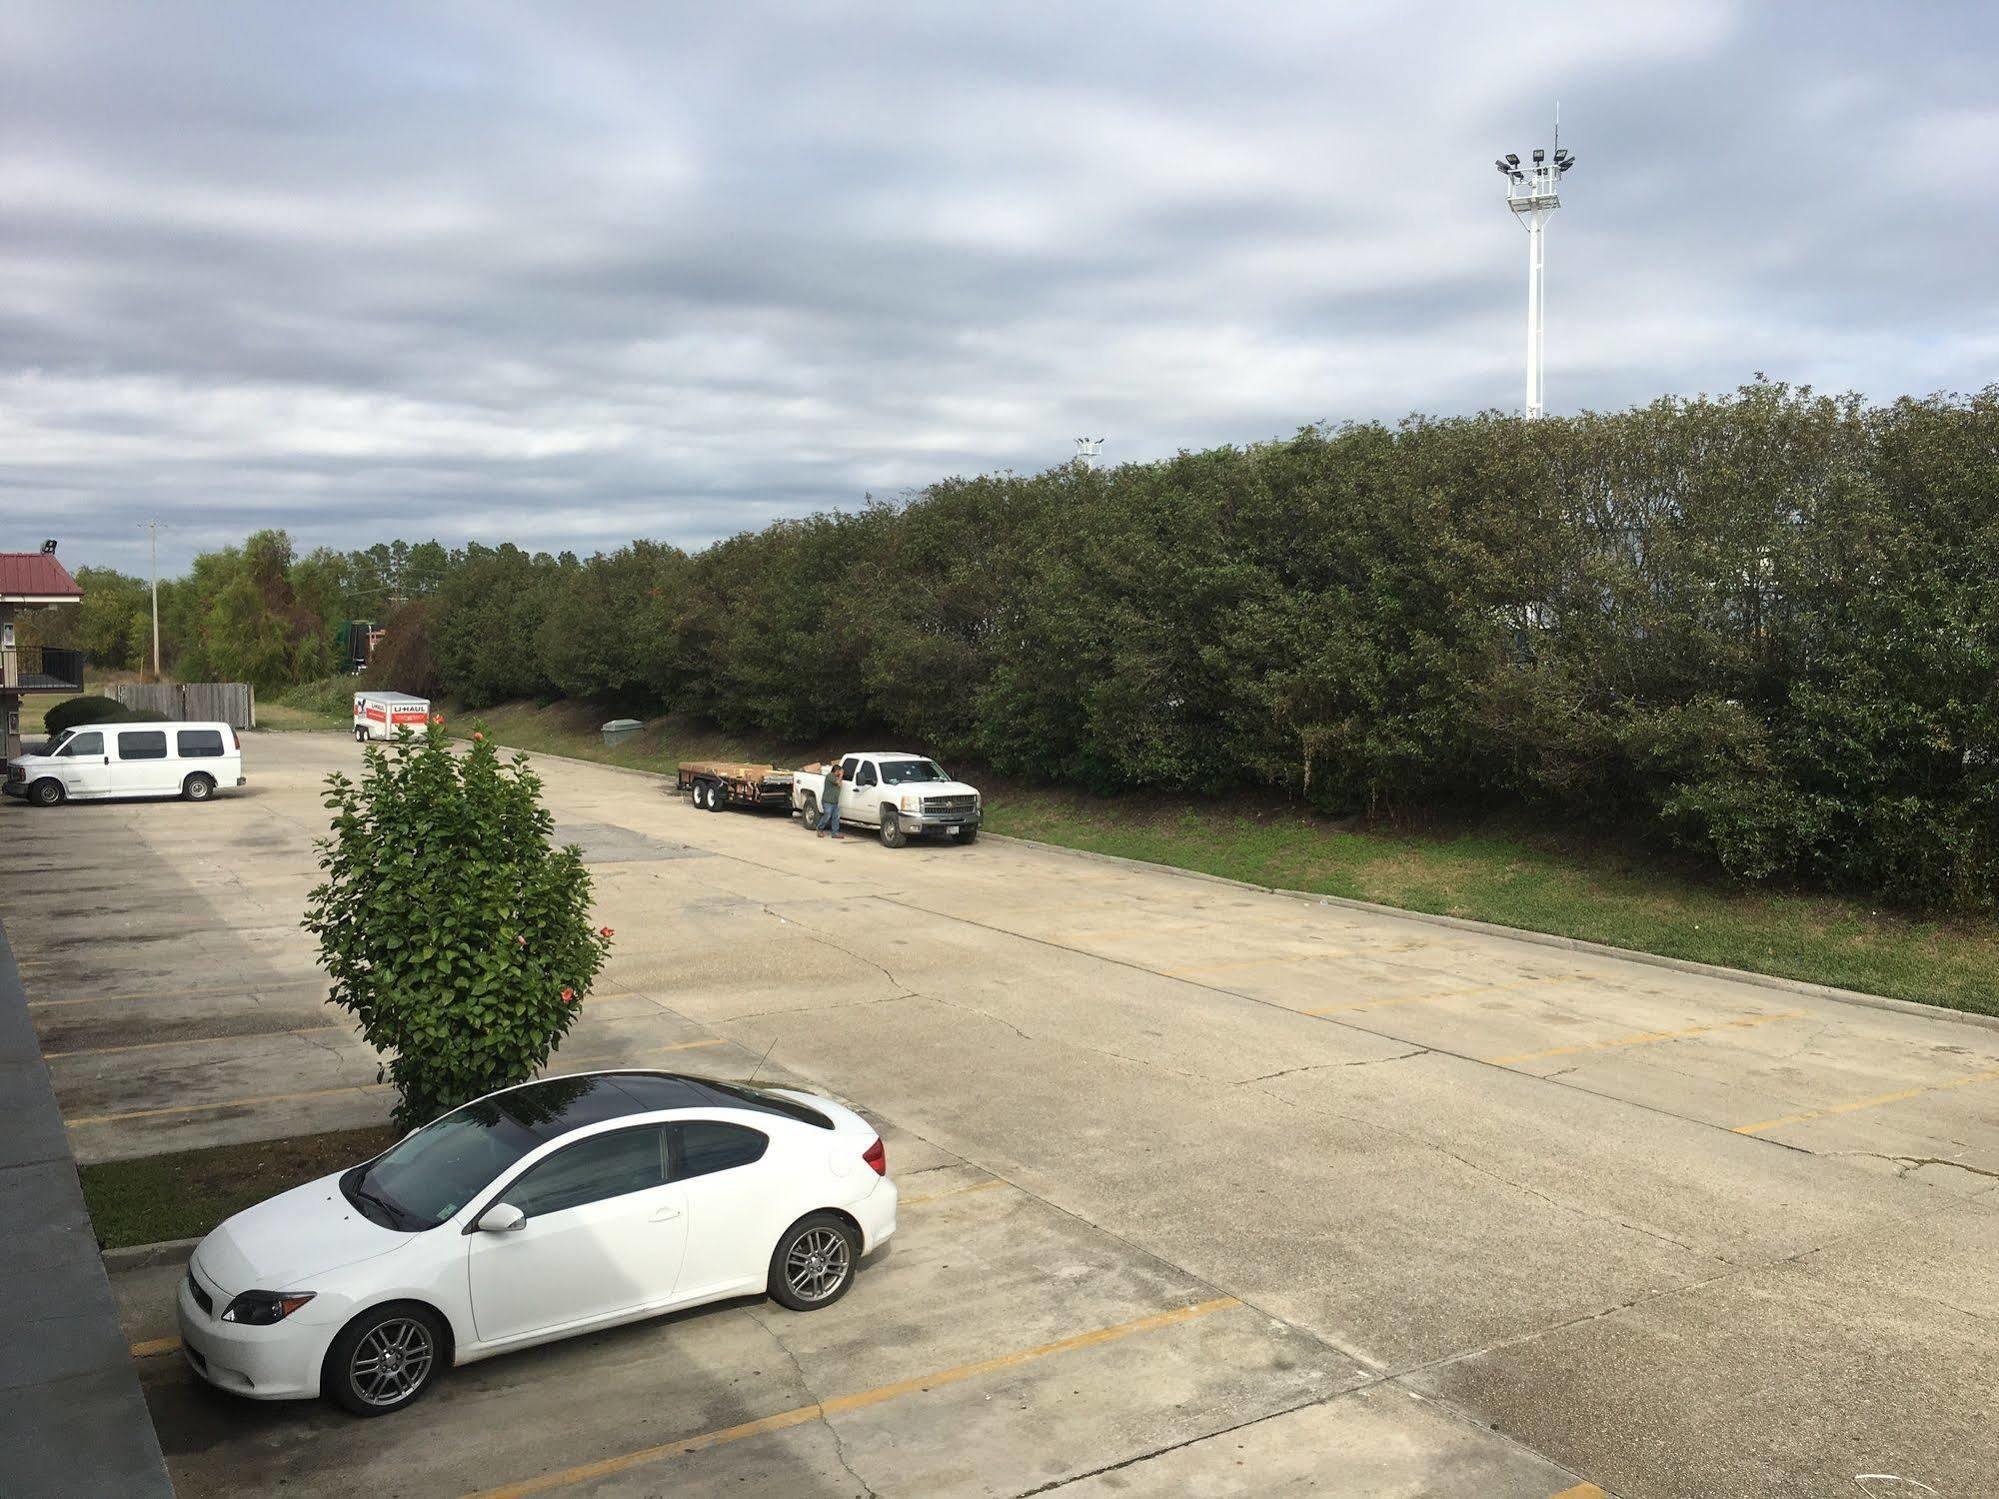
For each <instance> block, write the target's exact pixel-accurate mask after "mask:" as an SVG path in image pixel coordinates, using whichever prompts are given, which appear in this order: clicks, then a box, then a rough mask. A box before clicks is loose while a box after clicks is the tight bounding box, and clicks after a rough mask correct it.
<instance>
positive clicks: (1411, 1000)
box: [1300, 973, 1584, 1015]
mask: <svg viewBox="0 0 1999 1499" xmlns="http://www.w3.org/2000/svg"><path fill="white" fill-rule="evenodd" d="M1583 978H1584V975H1582V974H1580V973H1551V974H1549V975H1548V976H1547V977H1546V978H1531V979H1521V980H1520V981H1519V982H1517V983H1512V984H1472V985H1470V986H1468V987H1466V988H1462V989H1432V990H1430V991H1429V992H1428V993H1427V994H1403V995H1400V996H1398V997H1396V998H1394V999H1364V1000H1361V1001H1360V1002H1359V1003H1358V1004H1350V1005H1321V1006H1320V1007H1319V1008H1318V1009H1316V1010H1304V1011H1301V1012H1300V1013H1302V1014H1306V1015H1345V1014H1348V1013H1350V1012H1352V1011H1354V1010H1379V1009H1384V1008H1386V1007H1387V1006H1389V1005H1413V1004H1421V1003H1422V1002H1423V1001H1425V1000H1429V999H1462V998H1464V997H1465V996H1467V995H1471V994H1504V993H1506V992H1507V991H1508V990H1512V989H1531V988H1533V987H1534V986H1535V985H1537V984H1577V983H1581V982H1582V980H1583Z"/></svg>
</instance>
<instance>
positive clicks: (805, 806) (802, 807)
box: [798, 791, 819, 833]
mask: <svg viewBox="0 0 1999 1499" xmlns="http://www.w3.org/2000/svg"><path fill="white" fill-rule="evenodd" d="M798 815H799V818H800V826H802V827H803V828H804V829H805V831H806V832H808V833H816V832H818V831H819V798H818V797H816V796H814V795H813V794H812V793H811V792H809V791H808V792H806V793H805V800H804V801H802V802H800V803H799V804H798Z"/></svg>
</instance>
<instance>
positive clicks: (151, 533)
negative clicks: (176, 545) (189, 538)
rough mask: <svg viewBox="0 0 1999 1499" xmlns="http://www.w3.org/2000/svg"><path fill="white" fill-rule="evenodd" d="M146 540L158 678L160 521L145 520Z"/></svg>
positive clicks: (154, 669) (158, 675) (158, 676)
mask: <svg viewBox="0 0 1999 1499" xmlns="http://www.w3.org/2000/svg"><path fill="white" fill-rule="evenodd" d="M146 536H147V540H148V541H149V542H151V544H152V553H153V680H154V681H155V682H157V681H159V680H160V523H159V521H158V520H157V519H154V520H149V521H147V522H146Z"/></svg>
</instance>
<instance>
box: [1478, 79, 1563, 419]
mask: <svg viewBox="0 0 1999 1499" xmlns="http://www.w3.org/2000/svg"><path fill="white" fill-rule="evenodd" d="M1561 146H1562V107H1561V106H1560V105H1559V104H1558V105H1556V106H1555V152H1554V159H1553V160H1552V161H1551V160H1549V157H1548V153H1547V152H1546V151H1543V150H1542V149H1541V148H1540V147H1539V146H1536V147H1535V148H1534V159H1533V162H1532V163H1531V164H1530V165H1528V166H1525V167H1523V166H1522V165H1521V164H1520V158H1519V157H1518V156H1516V155H1514V154H1513V153H1512V152H1511V151H1509V152H1507V153H1506V155H1504V156H1502V157H1499V158H1498V159H1497V160H1495V161H1494V162H1493V165H1494V166H1495V167H1497V168H1498V169H1499V173H1500V175H1501V176H1503V177H1504V178H1505V179H1506V206H1507V207H1508V208H1510V209H1512V210H1513V216H1514V217H1515V218H1516V219H1518V220H1519V221H1520V227H1521V228H1523V229H1525V230H1526V231H1527V400H1526V404H1525V407H1524V410H1525V413H1526V418H1527V420H1528V421H1530V422H1531V421H1533V420H1534V419H1535V418H1536V417H1539V416H1542V415H1545V414H1546V411H1547V387H1546V385H1545V383H1544V381H1543V376H1542V353H1543V351H1544V343H1543V332H1544V329H1543V321H1542V319H1543V310H1544V308H1545V306H1546V295H1545V293H1544V292H1543V290H1542V280H1543V273H1544V271H1545V269H1546V265H1547V261H1546V259H1545V257H1544V254H1543V251H1542V248H1541V235H1542V233H1543V231H1544V230H1545V229H1546V227H1547V223H1548V220H1549V219H1551V218H1553V217H1554V216H1555V210H1556V209H1558V208H1560V207H1561V206H1562V195H1561V191H1560V187H1561V180H1562V177H1563V176H1564V175H1565V174H1566V173H1567V172H1568V170H1569V168H1570V167H1572V166H1574V165H1575V164H1576V159H1575V158H1574V157H1573V156H1571V155H1570V154H1569V153H1568V152H1567V151H1564V150H1563V149H1562V148H1561Z"/></svg>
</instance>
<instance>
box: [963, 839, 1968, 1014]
mask: <svg viewBox="0 0 1999 1499" xmlns="http://www.w3.org/2000/svg"><path fill="white" fill-rule="evenodd" d="M981 836H982V837H985V838H990V839H992V840H994V841H995V842H998V843H1018V844H1020V845H1021V846H1022V847H1025V848H1036V849H1043V850H1046V851H1048V852H1050V853H1057V854H1067V855H1069V856H1070V857H1072V858H1077V859H1093V860H1095V861H1097V862H1098V863H1101V864H1115V865H1120V866H1122V867H1124V868H1127V869H1143V870H1147V871H1150V872H1154V873H1160V872H1163V873H1166V874H1172V875H1178V876H1180V877H1181V878H1182V879H1189V880H1202V881H1205V882H1206V883H1208V884H1211V885H1229V886H1233V887H1234V888H1235V889H1237V890H1253V891H1255V892H1257V893H1258V894H1260V895H1281V896H1283V897H1285V899H1287V900H1298V901H1304V902H1307V903H1308V904H1311V905H1319V906H1341V907H1344V908H1345V909H1347V910H1350V911H1366V912H1368V913H1369V914H1371V915H1375V916H1394V917H1398V918H1400V919H1401V920H1404V921H1420V922H1422V923H1424V924H1425V925H1426V926H1441V927H1448V928H1450V929H1451V930H1453V931H1459V932H1475V933H1477V934H1479V935H1480V936H1486V937H1510V938H1512V939H1513V940H1515V941H1518V942H1532V943H1534V944H1535V945H1536V946H1539V947H1555V948H1561V949H1563V950H1564V951H1567V952H1580V953H1590V954H1593V955H1595V956H1597V957H1605V958H1621V959H1623V960H1624V961H1626V962H1630V963H1643V964H1645V965H1646V966H1647V967H1650V968H1668V969H1671V970H1672V971H1673V972H1675V973H1692V974H1698V975H1700V976H1701V977H1703V978H1717V979H1732V980H1734V981H1735V982H1737V983H1742V984H1754V985H1756V986H1757V987H1759V988H1763V989H1777V990H1781V991H1782V992H1784V993H1786V994H1803V995H1808V996H1810V997H1811V998H1813V999H1825V1000H1831V1001H1833V1002H1835V1003H1838V1004H1847V1005H1858V1006H1861V1007H1863V1008H1865V1009H1870V1010H1887V1011H1890V1012H1892V1013H1895V1014H1901V1015H1921V1016H1923V1017H1925V1018H1926V1019H1930V1020H1946V1021H1956V1022H1958V1023H1959V1024H1963V1025H1971V1026H1977V1027H1978V1028H1980V1029H1981V1030H1988V1031H1999V1015H1980V1014H1977V1013H1975V1012H1973V1011H1969V1010H1953V1009H1949V1008H1947V1007H1945V1006H1943V1005H1926V1004H1921V1003H1918V1002H1917V1001H1915V1000H1913V999H1891V998H1890V997H1889V996H1887V995H1885V994H1864V993H1862V992H1861V991H1860V990H1858V989H1838V988H1834V987H1833V986H1832V985H1830V984H1814V983H1811V982H1810V981H1809V980H1806V979H1791V978H1784V977H1782V976H1781V975H1779V974H1774V973H1752V972H1750V971H1749V970H1748V969H1745V968H1724V967H1723V966H1722V965H1721V964H1719V963H1700V962H1696V961H1695V960H1693V959H1692V958H1669V957H1667V956H1666V955H1665V954H1663V953H1652V952H1639V951H1638V950H1637V949H1635V948H1629V947H1612V946H1611V945H1610V944H1609V943H1607V942H1591V941H1588V940H1586V939H1585V938H1582V937H1564V936H1561V935H1559V934H1557V933H1555V932H1535V931H1529V930H1527V929H1526V928H1524V927H1512V926H1501V925H1499V923H1497V922H1493V921H1473V920H1470V919H1469V918H1467V917H1463V916H1439V915H1436V914H1434V913H1432V912H1429V911H1410V910H1405V909H1404V908H1402V907H1401V906H1384V905H1379V904H1377V903H1375V902H1374V901H1368V900H1354V899H1352V898H1351V897H1348V896H1344V895H1315V894H1313V893H1312V892H1311V891H1310V890H1286V889H1284V888H1283V887H1281V886H1277V885H1257V884H1252V883H1251V882H1250V881H1248V880H1232V879H1230V878H1228V877H1227V876H1226V875H1219V874H1204V873H1202V872H1201V871H1200V870H1198V869H1180V868H1177V867H1175V866H1174V865H1171V864H1154V863H1151V862H1149V861H1147V860H1144V859H1127V858H1125V857H1123V856H1122V855H1120V854H1100V853H1095V852H1093V851H1091V850H1090V849H1086V848H1066V847H1064V846H1063V845H1062V844H1059V843H1042V842H1040V841H1039V840H1038V839H1034V838H1015V837H1012V836H1010V835H1009V834H1006V833H985V834H982V835H981Z"/></svg>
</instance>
